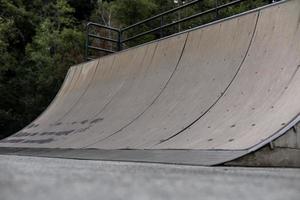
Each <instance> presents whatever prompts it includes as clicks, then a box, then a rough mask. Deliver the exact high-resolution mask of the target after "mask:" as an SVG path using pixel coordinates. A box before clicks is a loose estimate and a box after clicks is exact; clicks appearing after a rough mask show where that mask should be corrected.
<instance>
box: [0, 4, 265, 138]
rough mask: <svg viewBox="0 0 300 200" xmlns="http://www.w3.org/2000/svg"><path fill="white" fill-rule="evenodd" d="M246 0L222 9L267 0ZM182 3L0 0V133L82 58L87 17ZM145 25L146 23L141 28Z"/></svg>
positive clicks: (124, 18)
mask: <svg viewBox="0 0 300 200" xmlns="http://www.w3.org/2000/svg"><path fill="white" fill-rule="evenodd" d="M219 1H221V0H219ZM185 2H187V1H185ZM223 2H226V1H225V0H223ZM227 2H228V1H227ZM251 2H252V4H251V5H247V4H244V5H242V6H240V7H239V8H235V10H232V9H231V10H230V9H229V10H227V11H226V12H223V13H221V14H222V15H226V14H228V13H234V12H236V10H238V9H239V10H240V11H242V10H245V9H246V8H248V7H249V6H250V7H251V6H252V5H254V4H255V5H262V4H263V3H265V2H266V0H254V1H251ZM253 2H254V3H253ZM182 3H184V2H183V1H182V0H177V1H176V0H175V1H174V0H164V1H163V0H106V1H105V0H0V94H1V98H0V138H1V137H5V136H7V135H9V134H11V133H13V132H15V131H17V130H18V129H21V128H22V127H24V126H25V125H27V124H28V123H29V122H30V121H32V120H33V119H34V118H35V117H36V116H37V115H38V114H40V113H41V112H42V111H43V110H44V109H45V108H46V106H47V105H48V104H49V102H50V101H51V100H52V98H53V97H54V95H55V94H56V92H57V90H58V89H59V87H60V85H61V83H62V81H63V78H64V76H65V74H66V72H67V70H68V68H69V67H70V66H71V65H73V64H76V63H80V62H82V61H84V57H83V55H84V28H85V24H86V22H87V21H89V20H91V21H95V22H98V23H102V24H106V25H109V26H114V27H124V26H128V25H130V24H133V23H135V22H138V21H140V20H142V19H145V18H147V17H150V16H152V15H154V14H157V13H159V12H162V11H165V10H168V9H170V8H173V7H175V6H177V5H179V4H182ZM214 3H215V0H204V1H203V3H202V4H201V5H200V6H199V5H198V7H197V9H200V10H201V9H202V10H203V9H207V8H209V7H210V6H212V5H214ZM197 9H196V8H190V9H187V10H185V11H184V12H183V13H177V14H173V16H169V17H168V18H167V19H166V20H168V19H169V20H174V17H175V18H176V17H178V15H186V14H191V13H193V12H199V10H197ZM198 21H199V20H198ZM193 23H194V22H193ZM147 26H150V25H145V27H140V29H146V28H147ZM181 26H184V25H181ZM189 26H190V24H188V25H186V27H187V28H188V27H189ZM177 28H181V27H177ZM133 31H137V30H133ZM139 31H140V30H139ZM166 31H168V30H166ZM148 39H149V38H148ZM142 40H143V39H142Z"/></svg>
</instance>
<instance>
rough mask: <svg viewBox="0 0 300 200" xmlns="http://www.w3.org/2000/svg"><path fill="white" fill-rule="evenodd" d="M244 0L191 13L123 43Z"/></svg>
mask: <svg viewBox="0 0 300 200" xmlns="http://www.w3.org/2000/svg"><path fill="white" fill-rule="evenodd" d="M244 1H247V0H236V1H232V2H230V3H227V4H223V5H220V6H218V7H215V8H211V9H209V10H206V11H204V12H201V13H197V14H195V15H191V16H189V17H186V18H183V19H180V20H177V21H175V22H172V23H169V24H165V25H163V26H160V27H157V28H154V29H151V30H149V31H145V32H142V33H140V34H137V35H135V36H132V37H130V38H127V39H125V40H122V43H124V42H128V41H130V40H134V39H136V38H139V37H141V36H144V35H147V34H149V33H152V32H155V31H158V30H160V29H164V28H167V27H170V26H174V25H176V24H179V23H182V22H185V21H188V20H191V19H194V18H197V17H200V16H203V15H206V14H209V13H214V12H216V11H217V10H221V9H224V8H227V7H229V6H233V5H236V4H239V3H242V2H244Z"/></svg>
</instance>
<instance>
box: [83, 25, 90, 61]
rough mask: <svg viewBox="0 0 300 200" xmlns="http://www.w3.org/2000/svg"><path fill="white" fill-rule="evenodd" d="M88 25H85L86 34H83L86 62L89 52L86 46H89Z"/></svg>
mask: <svg viewBox="0 0 300 200" xmlns="http://www.w3.org/2000/svg"><path fill="white" fill-rule="evenodd" d="M89 27H90V25H89V23H87V25H86V33H85V53H84V56H85V60H86V61H87V60H88V56H89V55H88V52H89V49H88V46H89V31H90V30H89Z"/></svg>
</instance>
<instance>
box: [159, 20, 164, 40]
mask: <svg viewBox="0 0 300 200" xmlns="http://www.w3.org/2000/svg"><path fill="white" fill-rule="evenodd" d="M163 25H164V16H161V18H160V38H162V37H164V33H163V28H162V26H163Z"/></svg>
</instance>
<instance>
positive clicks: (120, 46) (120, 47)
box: [118, 29, 123, 51]
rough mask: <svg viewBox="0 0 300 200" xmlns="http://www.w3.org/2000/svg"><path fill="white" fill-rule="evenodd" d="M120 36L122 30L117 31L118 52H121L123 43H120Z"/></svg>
mask: <svg viewBox="0 0 300 200" xmlns="http://www.w3.org/2000/svg"><path fill="white" fill-rule="evenodd" d="M122 35H123V30H122V29H119V31H118V51H122V48H123V47H122V46H123V42H122V40H123V39H122Z"/></svg>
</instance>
